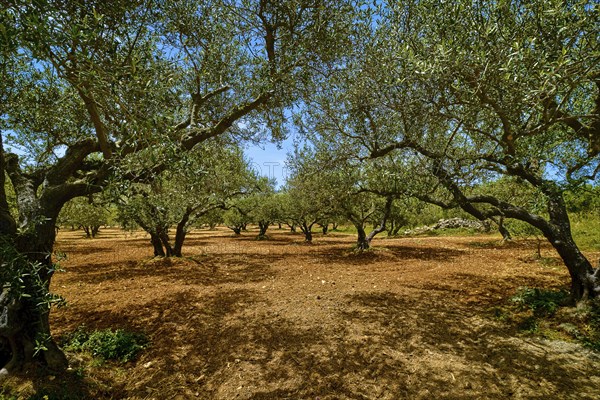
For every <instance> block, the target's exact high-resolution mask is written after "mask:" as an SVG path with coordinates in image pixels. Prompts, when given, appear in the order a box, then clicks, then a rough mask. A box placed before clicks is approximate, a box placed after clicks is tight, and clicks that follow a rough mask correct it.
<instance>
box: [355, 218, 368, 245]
mask: <svg viewBox="0 0 600 400" xmlns="http://www.w3.org/2000/svg"><path fill="white" fill-rule="evenodd" d="M354 226H355V227H356V233H357V235H358V237H357V239H356V249H357V250H359V251H363V250H368V249H369V247H371V243H370V241H369V240H368V239H367V233H366V232H365V228H364V227H363V225H362V224H354Z"/></svg>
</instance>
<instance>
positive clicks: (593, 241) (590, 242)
mask: <svg viewBox="0 0 600 400" xmlns="http://www.w3.org/2000/svg"><path fill="white" fill-rule="evenodd" d="M571 229H572V231H573V239H575V242H576V243H577V245H578V246H579V247H580V248H581V249H583V250H588V251H600V215H598V214H597V213H592V212H587V213H586V212H583V213H581V214H575V215H571Z"/></svg>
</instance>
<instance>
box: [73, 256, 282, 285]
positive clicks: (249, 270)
mask: <svg viewBox="0 0 600 400" xmlns="http://www.w3.org/2000/svg"><path fill="white" fill-rule="evenodd" d="M282 257H283V256H281V255H265V254H261V255H245V254H244V255H239V254H219V255H214V256H212V255H204V256H196V257H189V258H154V259H146V260H142V261H125V262H121V263H114V262H108V263H102V264H94V265H93V266H89V267H86V268H81V267H80V268H71V269H69V270H68V271H67V272H66V273H65V275H64V277H63V279H64V281H65V282H66V283H70V282H72V283H89V284H99V283H102V282H106V283H109V284H111V285H115V286H117V285H119V283H120V282H122V281H128V280H132V279H134V280H135V279H140V278H158V279H159V280H161V281H164V282H169V283H179V284H182V283H183V284H188V285H222V284H226V283H240V284H243V283H252V282H261V281H263V280H265V279H269V278H272V277H274V276H275V274H276V273H275V271H274V270H273V268H272V267H271V265H272V264H273V263H275V262H277V261H279V260H281V259H282Z"/></svg>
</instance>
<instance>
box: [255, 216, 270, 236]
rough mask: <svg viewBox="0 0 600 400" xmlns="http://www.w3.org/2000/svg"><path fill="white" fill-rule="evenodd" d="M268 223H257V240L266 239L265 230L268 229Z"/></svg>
mask: <svg viewBox="0 0 600 400" xmlns="http://www.w3.org/2000/svg"><path fill="white" fill-rule="evenodd" d="M269 224H270V223H269V222H267V221H259V222H258V229H259V232H258V236H257V239H259V240H260V239H266V238H267V230H268V229H269Z"/></svg>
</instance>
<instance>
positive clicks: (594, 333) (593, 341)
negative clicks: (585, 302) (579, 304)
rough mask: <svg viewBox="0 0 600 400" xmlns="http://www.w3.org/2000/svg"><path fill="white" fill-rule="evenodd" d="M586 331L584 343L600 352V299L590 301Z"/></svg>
mask: <svg viewBox="0 0 600 400" xmlns="http://www.w3.org/2000/svg"><path fill="white" fill-rule="evenodd" d="M584 332H585V337H584V338H582V341H583V343H584V344H585V345H586V346H588V347H590V348H592V349H593V350H595V351H599V352H600V299H594V300H593V301H591V302H590V308H589V310H588V312H587V318H586V325H585V330H584Z"/></svg>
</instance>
